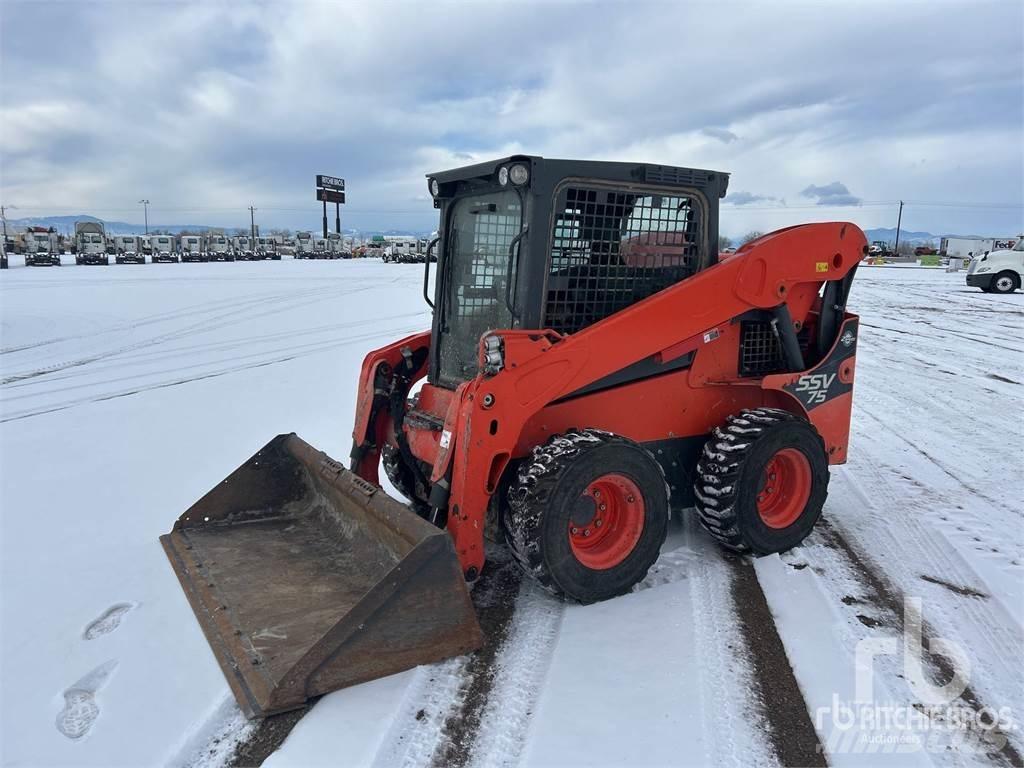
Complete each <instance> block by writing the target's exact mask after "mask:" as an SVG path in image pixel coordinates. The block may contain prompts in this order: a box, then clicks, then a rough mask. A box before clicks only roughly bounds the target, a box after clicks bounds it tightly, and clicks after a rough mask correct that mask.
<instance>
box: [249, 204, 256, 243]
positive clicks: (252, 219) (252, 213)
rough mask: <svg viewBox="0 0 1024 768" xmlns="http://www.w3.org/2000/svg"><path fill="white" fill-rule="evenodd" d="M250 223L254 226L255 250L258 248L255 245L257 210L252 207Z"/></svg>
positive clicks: (254, 239) (250, 207) (250, 209)
mask: <svg viewBox="0 0 1024 768" xmlns="http://www.w3.org/2000/svg"><path fill="white" fill-rule="evenodd" d="M249 223H250V225H251V226H252V242H253V247H254V248H255V247H256V246H255V243H256V209H255V208H253V207H252V206H251V205H250V206H249Z"/></svg>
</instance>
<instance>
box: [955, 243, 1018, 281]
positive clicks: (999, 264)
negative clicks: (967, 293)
mask: <svg viewBox="0 0 1024 768" xmlns="http://www.w3.org/2000/svg"><path fill="white" fill-rule="evenodd" d="M967 284H968V285H969V286H971V287H972V288H981V290H983V291H984V292H985V293H1013V292H1014V291H1016V290H1017V289H1018V288H1020V287H1021V285H1022V284H1024V237H1021V238H1018V239H1017V243H1016V244H1015V245H1014V246H1013V248H1004V249H1000V250H998V251H989V252H988V253H986V254H982V255H981V256H975V257H974V258H973V259H971V263H970V266H968V267H967Z"/></svg>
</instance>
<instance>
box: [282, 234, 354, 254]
mask: <svg viewBox="0 0 1024 768" xmlns="http://www.w3.org/2000/svg"><path fill="white" fill-rule="evenodd" d="M295 258H296V259H351V258H352V252H351V251H348V250H346V249H345V244H344V241H343V240H342V239H341V235H339V234H338V233H337V232H328V233H327V237H316V236H314V235H313V233H312V232H298V233H296V235H295Z"/></svg>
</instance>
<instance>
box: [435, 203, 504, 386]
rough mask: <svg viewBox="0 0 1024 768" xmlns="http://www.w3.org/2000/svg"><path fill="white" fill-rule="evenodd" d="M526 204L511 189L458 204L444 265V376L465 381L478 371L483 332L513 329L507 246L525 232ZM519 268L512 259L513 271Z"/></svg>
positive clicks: (441, 370)
mask: <svg viewBox="0 0 1024 768" xmlns="http://www.w3.org/2000/svg"><path fill="white" fill-rule="evenodd" d="M522 220H523V217H522V205H521V203H520V200H519V196H518V195H517V194H516V193H515V192H514V191H512V190H506V191H503V192H497V193H491V194H484V195H476V196H471V197H466V198H463V199H461V200H459V201H458V202H456V203H455V207H454V209H453V212H452V218H451V229H450V233H451V235H450V236H451V238H452V241H451V243H449V244H448V259H447V264H446V265H445V269H446V272H447V274H446V276H445V280H446V283H447V285H448V286H449V288H448V289H447V290H446V296H445V301H446V302H447V305H446V306H445V307H444V309H443V314H442V317H443V325H442V339H441V345H440V351H441V369H440V372H441V376H442V378H444V379H447V380H449V381H462V380H465V379H467V378H471V377H473V376H475V375H476V373H477V345H478V343H479V341H480V336H481V335H483V333H484V332H486V331H489V330H494V329H498V328H509V327H511V324H512V317H511V314H510V313H509V311H508V307H507V305H506V303H505V286H506V283H507V281H508V277H509V275H510V271H511V276H512V282H513V285H514V283H515V272H514V271H512V270H510V265H509V252H508V251H509V245H510V244H511V243H512V239H513V238H514V237H515V236H516V235H518V234H519V232H520V230H521V229H522ZM515 266H516V262H515V261H513V263H512V267H515Z"/></svg>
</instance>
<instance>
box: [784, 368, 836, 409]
mask: <svg viewBox="0 0 1024 768" xmlns="http://www.w3.org/2000/svg"><path fill="white" fill-rule="evenodd" d="M835 380H836V375H835V374H834V373H809V374H807V375H805V376H801V377H800V378H799V379H797V380H796V388H795V390H794V391H796V392H804V393H806V395H807V403H808V404H809V405H813V404H814V403H824V402H825V398H826V397H828V388H829V387H831V386H832V382H833V381H835Z"/></svg>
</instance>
